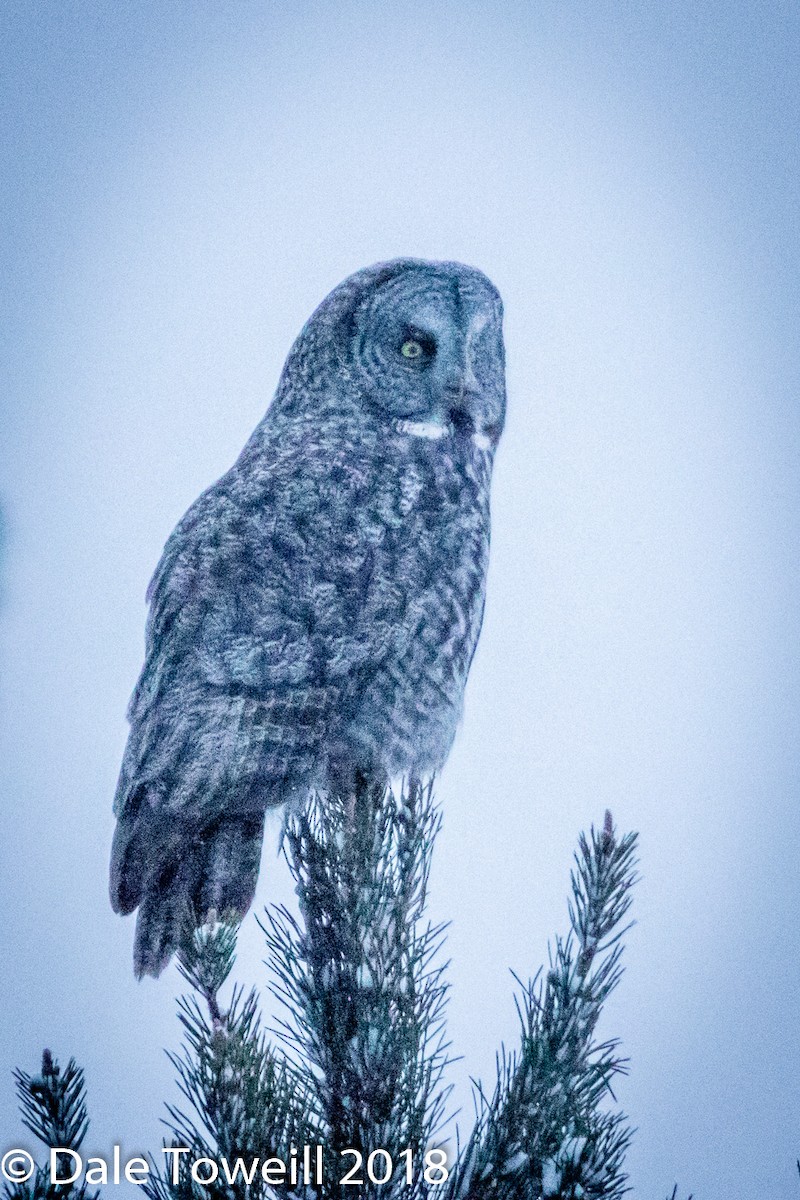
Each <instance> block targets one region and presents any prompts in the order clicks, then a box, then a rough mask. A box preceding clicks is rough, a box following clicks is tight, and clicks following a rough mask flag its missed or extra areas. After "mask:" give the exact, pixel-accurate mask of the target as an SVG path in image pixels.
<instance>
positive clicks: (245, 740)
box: [111, 259, 505, 976]
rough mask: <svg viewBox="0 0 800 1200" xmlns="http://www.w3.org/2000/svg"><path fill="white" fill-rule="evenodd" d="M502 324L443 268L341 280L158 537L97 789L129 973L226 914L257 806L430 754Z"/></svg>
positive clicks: (465, 576)
mask: <svg viewBox="0 0 800 1200" xmlns="http://www.w3.org/2000/svg"><path fill="white" fill-rule="evenodd" d="M501 322H502V305H501V302H500V297H499V295H498V293H497V291H496V289H495V288H494V286H493V285H492V284H491V283H490V282H489V280H488V279H487V278H486V276H485V275H483V274H481V272H480V271H476V270H474V269H473V268H471V267H465V266H462V265H461V264H459V263H453V262H426V261H423V260H418V259H398V260H396V261H394V262H388V263H379V264H378V265H376V266H373V267H369V268H367V269H366V270H363V271H359V272H358V273H357V274H355V275H353V276H351V277H350V278H349V279H346V280H345V281H344V282H343V283H342V284H340V285H339V287H337V288H336V289H335V290H334V291H333V292H331V294H330V295H329V296H328V297H327V299H326V300H324V301H323V302H322V304H321V305H320V306H319V308H318V309H317V310H316V311H315V312H314V314H313V315H312V317H311V318H310V320H309V321H308V322H307V323H306V325H305V327H304V328H303V330H302V332H301V333H300V336H299V337H298V339H297V341H296V342H295V343H294V346H293V347H292V349H291V352H290V354H289V357H288V359H287V361H286V365H285V367H284V369H283V374H282V375H281V379H280V383H279V385H278V390H277V392H276V395H275V398H274V400H273V402H272V404H271V405H270V407H269V409H268V411H267V413H266V416H265V417H264V418H263V420H262V421H261V423H260V424H259V425H258V427H257V428H256V430H255V432H254V433H253V435H252V437H251V438H250V440H249V441H248V443H247V445H246V446H245V448H244V450H243V451H242V454H241V456H240V457H239V459H238V461H237V462H236V463H235V465H234V466H233V467H232V468H231V470H230V471H228V473H227V474H226V475H223V477H222V478H221V479H220V480H219V481H218V482H217V483H215V484H214V485H213V486H212V487H210V488H209V489H208V490H207V491H206V492H204V493H203V495H202V496H200V498H199V499H198V500H197V501H196V502H195V503H194V504H193V505H192V506H191V508H190V509H189V511H188V512H187V513H186V515H185V517H184V518H183V519H182V520H181V521H180V523H179V524H178V526H177V527H176V529H175V531H174V532H173V533H172V535H171V536H170V538H169V541H168V542H167V545H166V547H165V549H164V554H163V556H162V558H161V561H160V563H159V565H158V567H157V569H156V572H155V575H154V576H153V579H152V582H151V583H150V587H149V590H148V600H149V602H150V611H149V618H148V624H147V648H146V659H145V664H144V668H143V670H142V673H141V676H140V678H139V681H138V683H137V685H136V689H135V691H134V693H133V697H132V699H131V703H130V707H129V710H128V717H129V720H130V726H131V728H130V735H129V738H128V744H127V747H126V750H125V756H124V759H123V763H122V769H121V773H120V778H119V784H118V786H117V794H116V799H115V803H114V811H115V812H116V815H117V828H116V833H115V836H114V846H113V850H112V859H111V901H112V904H113V906H114V908H115V910H116V911H117V912H121V913H129V912H132V911H133V910H134V909H135V908H137V907H138V909H139V915H138V920H137V926H136V941H135V948H134V967H135V971H136V974H137V976H141V975H143V974H151V975H158V974H159V972H160V971H161V970H162V968H163V967H164V965H165V963H166V962H167V961H168V960H169V958H170V955H171V954H172V953H173V951H174V950H175V948H176V945H177V944H178V942H179V939H180V937H181V935H182V930H183V929H184V927H185V925H186V922H187V920H190V919H191V916H190V914H194V915H195V917H197V915H198V914H200V919H201V918H202V915H204V914H206V913H207V912H208V911H209V910H211V909H215V910H216V911H217V912H220V913H221V912H234V913H236V914H238V915H243V914H244V913H245V912H246V910H247V908H248V907H249V905H250V902H251V900H252V898H253V894H254V891H255V885H256V878H257V875H258V866H259V857H260V848H261V842H262V838H263V829H264V814H265V810H266V809H267V808H268V807H272V806H274V805H279V804H283V803H284V802H286V801H289V800H291V799H293V798H297V797H301V798H302V797H303V796H305V795H306V794H307V793H308V791H309V789H319V790H320V791H322V792H324V791H325V790H330V789H331V788H335V787H347V786H348V781H352V780H353V779H354V778H355V776H356V773H359V774H360V775H361V776H362V777H366V778H368V779H375V780H378V779H380V780H385V779H388V778H391V777H396V776H399V775H407V776H408V775H413V776H416V777H424V776H427V775H429V774H430V773H432V772H434V771H436V770H437V769H438V768H439V767H441V765H442V764H443V763H444V761H445V758H446V757H447V754H448V752H449V750H450V746H451V744H452V741H453V737H454V735H455V730H456V725H457V723H458V720H459V717H460V714H461V708H462V700H463V694H464V685H465V683H466V679H467V673H468V671H469V667H470V662H471V660H472V656H473V652H474V650H475V645H476V642H477V639H478V633H479V631H480V626H481V619H482V615H483V604H484V594H485V582H486V568H487V559H488V553H489V484H490V477H491V471H492V462H493V458H494V452H495V449H496V446H497V442H498V439H499V437H500V434H501V431H502V429H503V421H504V416H505V379H504V352H503V339H502V329H501Z"/></svg>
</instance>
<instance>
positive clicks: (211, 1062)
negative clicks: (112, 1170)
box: [145, 920, 318, 1200]
mask: <svg viewBox="0 0 800 1200" xmlns="http://www.w3.org/2000/svg"><path fill="white" fill-rule="evenodd" d="M235 953H236V926H234V925H230V924H227V923H225V922H221V923H219V922H216V921H215V920H212V921H211V922H209V923H207V924H206V925H204V926H201V927H200V928H198V929H197V930H195V931H194V933H193V934H192V935H191V936H189V937H188V938H187V940H186V942H185V944H184V946H183V947H182V949H181V952H180V955H179V961H178V966H179V969H180V972H181V974H182V975H183V977H184V979H185V980H186V982H187V983H188V984H189V985H190V987H191V988H192V990H193V992H194V995H191V996H183V997H181V999H180V1000H179V1002H178V1015H179V1019H180V1021H181V1024H182V1026H183V1030H184V1045H183V1048H182V1051H181V1052H180V1053H179V1054H170V1056H169V1057H170V1061H171V1062H172V1064H173V1066H174V1067H175V1070H176V1073H177V1077H178V1086H179V1087H180V1090H181V1092H182V1093H183V1096H184V1097H185V1099H186V1101H187V1102H188V1105H189V1108H188V1110H183V1109H181V1108H177V1107H175V1106H172V1105H168V1106H167V1112H168V1117H169V1119H168V1120H167V1121H166V1122H165V1123H166V1124H167V1126H168V1128H169V1129H170V1132H171V1135H172V1138H171V1143H170V1144H171V1146H172V1147H188V1148H189V1151H190V1153H189V1154H186V1155H180V1156H177V1158H175V1157H173V1158H170V1157H169V1156H165V1158H166V1160H167V1161H166V1163H156V1162H153V1161H152V1160H151V1162H152V1171H151V1176H150V1179H149V1180H148V1182H147V1183H146V1184H145V1192H146V1193H147V1195H148V1196H150V1197H151V1200H167V1198H169V1200H174V1198H175V1197H182V1198H186V1200H188V1198H189V1197H196V1198H199V1197H200V1196H203V1197H217V1196H219V1197H225V1198H226V1200H230V1198H231V1196H238V1195H242V1196H245V1195H246V1196H247V1197H249V1198H251V1200H257V1198H258V1197H259V1196H261V1195H271V1194H275V1193H279V1194H280V1193H281V1191H282V1189H281V1188H280V1187H273V1189H272V1192H270V1191H269V1189H268V1188H267V1186H266V1185H265V1184H264V1181H263V1179H262V1177H261V1175H260V1174H259V1173H258V1172H256V1173H255V1175H254V1176H253V1178H252V1181H251V1183H250V1184H247V1183H246V1178H247V1174H248V1173H249V1169H250V1165H251V1163H252V1161H253V1158H254V1155H255V1154H258V1155H260V1156H261V1158H262V1159H266V1158H268V1157H270V1156H272V1155H276V1156H280V1155H281V1154H284V1155H285V1154H286V1151H287V1148H288V1147H289V1146H291V1145H292V1144H294V1145H303V1144H306V1143H311V1142H313V1141H314V1140H318V1132H317V1127H316V1124H315V1121H314V1107H313V1100H314V1098H313V1096H312V1095H311V1093H310V1091H309V1088H308V1085H307V1084H306V1083H305V1081H304V1080H303V1078H302V1077H301V1075H300V1074H299V1073H298V1072H297V1071H296V1070H295V1069H294V1068H293V1066H292V1065H291V1064H290V1063H289V1062H288V1061H287V1060H286V1058H285V1056H284V1055H282V1054H280V1053H279V1052H277V1051H275V1050H274V1049H273V1048H272V1047H271V1046H270V1045H269V1043H268V1041H267V1039H266V1036H265V1034H264V1032H263V1030H262V1028H261V1021H260V1017H259V1014H258V1005H257V997H256V993H255V991H251V992H250V993H249V994H248V995H246V996H245V994H244V990H243V989H241V988H236V987H234V988H233V990H232V994H231V999H230V1002H229V1004H228V1005H227V1006H226V1007H225V1006H223V1004H222V1003H221V1000H220V995H219V993H220V990H221V989H222V988H223V986H224V985H225V983H226V982H227V980H228V977H229V975H230V972H231V970H232V968H233V964H234V960H235ZM197 1158H211V1159H213V1160H214V1162H220V1161H221V1160H223V1159H224V1160H225V1163H226V1164H227V1166H228V1169H229V1172H230V1173H232V1174H233V1175H234V1177H235V1180H236V1182H235V1183H233V1184H230V1183H229V1182H228V1180H227V1178H226V1177H225V1171H224V1169H223V1173H222V1176H221V1177H220V1179H219V1180H218V1181H216V1182H214V1183H211V1184H209V1185H199V1184H198V1183H197V1182H195V1181H193V1180H192V1179H191V1178H190V1175H189V1164H190V1163H191V1162H192V1161H193V1160H196V1159H197ZM238 1159H241V1160H242V1165H241V1166H240V1167H239V1168H237V1165H236V1164H237V1160H238ZM173 1162H177V1163H178V1167H179V1181H178V1183H177V1184H176V1183H174V1182H173V1179H172V1164H173ZM243 1171H244V1172H245V1173H244V1174H243Z"/></svg>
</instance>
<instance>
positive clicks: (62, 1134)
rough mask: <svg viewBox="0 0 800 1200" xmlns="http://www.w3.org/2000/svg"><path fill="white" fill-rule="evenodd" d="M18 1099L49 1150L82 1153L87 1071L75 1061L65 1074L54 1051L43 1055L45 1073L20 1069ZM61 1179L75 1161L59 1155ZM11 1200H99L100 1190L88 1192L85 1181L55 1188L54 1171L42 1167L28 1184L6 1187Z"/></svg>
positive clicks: (32, 1129)
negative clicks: (67, 1198)
mask: <svg viewBox="0 0 800 1200" xmlns="http://www.w3.org/2000/svg"><path fill="white" fill-rule="evenodd" d="M14 1079H15V1082H16V1090H17V1098H18V1101H19V1107H20V1114H21V1117H22V1123H23V1125H24V1126H25V1128H26V1129H29V1130H30V1132H31V1133H32V1134H33V1135H34V1137H35V1138H37V1139H38V1141H40V1142H41V1143H42V1144H43V1145H44V1146H45V1147H46V1149H47V1150H48V1152H49V1151H50V1150H51V1149H55V1148H56V1147H63V1149H65V1150H76V1151H77V1150H78V1148H79V1147H80V1145H81V1143H82V1142H83V1139H84V1138H85V1137H86V1131H87V1130H88V1128H89V1115H88V1111H87V1107H86V1086H85V1083H84V1077H83V1071H82V1070H81V1068H80V1067H79V1066H78V1065H77V1063H76V1062H75V1059H74V1058H71V1059H70V1060H69V1062H68V1063H67V1065H66V1068H65V1069H64V1073H63V1074H62V1073H61V1068H60V1067H59V1065H58V1062H57V1061H56V1060H55V1059H54V1058H53V1056H52V1054H51V1053H50V1051H49V1050H45V1051H43V1053H42V1071H41V1074H40V1075H28V1074H27V1073H26V1072H25V1071H20V1070H15V1071H14ZM58 1165H59V1170H58V1174H59V1175H60V1176H62V1175H63V1176H66V1175H67V1174H69V1173H70V1172H69V1168H70V1167H71V1160H70V1159H69V1158H68V1157H67V1156H66V1155H59V1156H58ZM3 1194H4V1196H5V1197H6V1198H7V1200H12V1198H13V1200H55V1197H65V1196H70V1197H74V1200H95V1198H96V1197H97V1196H99V1192H92V1191H90V1190H89V1189H87V1186H86V1184H85V1183H82V1184H80V1185H79V1186H76V1185H75V1184H71V1183H64V1184H57V1183H56V1184H54V1183H51V1181H50V1172H49V1170H45V1169H44V1168H43V1167H39V1166H37V1168H36V1171H35V1174H34V1176H33V1179H32V1180H31V1181H29V1182H25V1183H16V1184H6V1186H5V1188H4V1190H3Z"/></svg>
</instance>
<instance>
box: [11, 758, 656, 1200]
mask: <svg viewBox="0 0 800 1200" xmlns="http://www.w3.org/2000/svg"><path fill="white" fill-rule="evenodd" d="M439 826H440V816H439V812H438V810H437V808H436V805H435V803H434V800H433V796H432V791H431V787H430V785H426V786H422V785H420V784H419V783H416V782H413V781H412V782H410V783H409V784H407V785H406V786H405V787H404V788H403V789H402V790H401V791H400V792H397V793H395V792H394V791H392V790H391V789H389V788H387V789H384V788H381V787H374V786H370V785H368V784H366V783H364V784H362V785H360V786H359V787H358V788H357V789H356V790H355V792H354V793H353V794H351V795H345V796H331V795H327V796H325V797H312V798H311V799H310V800H309V801H308V803H307V804H306V806H305V807H304V808H303V809H302V810H300V811H298V812H295V813H294V814H292V815H290V816H289V818H288V820H287V824H286V828H285V833H284V851H285V855H286V858H287V861H288V864H289V869H290V871H291V874H292V877H293V879H294V882H295V890H296V892H297V896H298V902H299V916H295V915H293V914H292V913H291V912H290V911H289V910H288V909H287V908H285V907H283V906H272V907H271V908H269V909H268V910H267V912H266V914H265V917H264V919H263V922H262V930H263V934H264V937H265V940H266V947H267V968H268V971H269V978H270V987H271V990H272V992H273V994H274V996H275V997H276V998H277V1000H278V1001H279V1002H280V1011H281V1014H282V1015H281V1017H280V1018H279V1020H278V1022H277V1025H276V1027H275V1028H274V1029H272V1030H269V1031H268V1030H267V1029H266V1027H265V1024H264V1018H263V1017H262V1015H261V1012H260V1008H259V1002H258V997H257V993H256V991H255V989H253V990H251V991H249V992H247V991H246V990H245V989H243V988H242V987H241V986H239V985H235V986H231V984H230V976H231V972H232V970H233V966H234V962H235V954H236V926H235V925H233V924H230V923H229V922H228V921H226V920H225V915H224V914H222V915H221V919H219V920H217V919H216V915H215V914H210V918H209V919H207V920H206V922H205V923H204V924H203V925H201V926H200V927H199V928H197V929H195V930H193V931H192V932H191V933H190V934H188V935H187V937H186V939H185V942H184V945H183V948H182V950H181V953H180V956H179V964H178V965H179V970H180V972H181V974H182V976H183V978H184V980H185V982H186V984H187V986H188V989H189V990H188V992H187V994H186V995H184V996H183V997H182V998H181V999H180V1000H179V1018H180V1022H181V1025H182V1029H183V1044H182V1046H181V1048H180V1050H179V1051H178V1052H177V1053H175V1054H173V1055H171V1056H170V1057H171V1060H172V1062H173V1064H174V1066H175V1070H176V1074H177V1079H178V1084H179V1087H180V1090H181V1094H182V1100H181V1102H180V1103H179V1104H177V1105H168V1106H167V1117H166V1121H165V1123H166V1125H167V1128H168V1131H169V1133H168V1137H167V1139H166V1141H165V1146H164V1148H163V1149H162V1153H161V1154H154V1155H153V1156H152V1157H151V1173H150V1175H149V1178H148V1180H147V1182H146V1183H145V1184H144V1190H145V1192H146V1194H147V1196H148V1200H201V1198H208V1200H223V1198H224V1200H238V1198H239V1197H241V1200H262V1197H263V1198H267V1197H270V1198H271V1197H276V1198H278V1200H283V1198H287V1200H288V1197H290V1196H291V1197H301V1196H302V1197H304V1200H329V1198H333V1197H343V1196H352V1194H353V1192H354V1187H355V1190H356V1194H358V1195H360V1196H362V1197H368V1198H369V1200H373V1198H374V1200H377V1198H378V1197H382V1198H384V1200H395V1198H397V1200H401V1198H402V1200H428V1198H432V1197H440V1198H441V1200H494V1198H497V1200H537V1198H540V1197H541V1198H544V1197H557V1198H560V1200H583V1198H585V1200H595V1198H596V1200H600V1198H603V1200H617V1198H618V1197H621V1196H622V1195H623V1194H624V1193H625V1192H626V1191H627V1190H628V1188H627V1176H626V1173H625V1167H624V1160H625V1152H626V1150H627V1147H628V1145H629V1142H630V1138H631V1130H630V1127H629V1125H628V1123H627V1121H626V1118H625V1117H624V1115H623V1114H622V1113H621V1112H619V1110H618V1109H617V1106H616V1101H615V1099H614V1095H613V1091H612V1085H613V1081H614V1078H615V1076H617V1075H618V1074H620V1073H621V1072H623V1071H624V1070H625V1067H626V1064H625V1060H623V1059H622V1058H620V1056H619V1053H618V1043H617V1041H616V1039H610V1040H609V1039H606V1040H599V1039H598V1036H597V1025H598V1021H599V1018H600V1016H601V1013H602V1009H603V1005H604V1003H605V1001H606V999H607V998H608V996H609V995H610V994H611V992H612V991H613V990H614V988H615V987H616V986H617V984H618V983H619V980H620V976H621V973H622V965H621V955H622V938H623V935H624V933H625V931H626V929H627V928H628V925H627V924H626V918H627V917H628V914H629V909H630V904H631V888H632V885H633V883H634V882H635V870H636V862H635V854H636V835H635V834H626V835H624V836H622V837H620V836H618V834H617V832H616V830H615V829H614V826H613V823H612V820H611V816H610V814H608V813H607V814H606V817H605V821H604V823H603V825H602V827H601V828H600V829H599V830H595V829H594V828H593V829H591V830H590V832H589V835H588V836H583V835H582V836H581V838H580V839H579V843H578V849H577V852H576V854H575V863H574V867H573V871H572V875H571V898H570V901H569V905H568V917H569V931H568V933H567V935H566V936H565V937H559V938H556V940H555V942H554V943H553V944H552V946H551V948H550V952H549V965H548V968H547V969H546V970H545V971H542V972H540V973H539V974H537V975H536V976H534V977H533V979H531V980H530V981H529V982H527V983H525V984H522V983H520V982H519V981H518V996H517V1010H518V1013H519V1019H520V1043H519V1046H518V1047H517V1048H516V1049H515V1050H514V1051H512V1052H508V1051H506V1050H505V1049H504V1048H501V1049H500V1052H499V1054H498V1065H497V1078H496V1080H495V1082H494V1085H493V1087H492V1088H491V1089H490V1090H489V1091H488V1092H487V1091H486V1090H484V1089H483V1088H482V1087H480V1086H479V1085H476V1112H477V1116H476V1120H475V1123H474V1125H473V1127H472V1129H471V1130H470V1131H469V1133H468V1135H467V1136H466V1137H465V1138H463V1139H461V1145H460V1147H459V1152H458V1153H457V1154H456V1155H453V1156H452V1157H448V1154H447V1153H446V1151H445V1149H444V1148H443V1145H444V1143H445V1142H446V1141H447V1140H448V1132H447V1131H448V1129H449V1127H450V1122H451V1120H452V1116H453V1114H451V1113H450V1111H449V1107H448V1100H449V1096H450V1085H449V1084H448V1083H447V1080H446V1073H447V1071H446V1069H447V1066H448V1063H449V1061H450V1046H449V1043H448V1041H447V1036H446V1032H445V1008H446V1002H447V995H448V985H447V982H446V979H445V968H446V963H445V962H444V960H443V947H444V939H445V929H444V927H443V926H440V925H432V924H431V923H430V922H429V921H428V919H427V916H426V902H427V891H428V879H429V872H430V866H431V856H432V852H433V847H434V842H435V838H436V834H437V832H438V829H439ZM17 1086H18V1090H19V1094H20V1099H21V1104H22V1110H23V1114H24V1116H23V1119H24V1120H25V1122H26V1125H27V1127H28V1128H29V1129H30V1130H31V1131H32V1132H33V1133H34V1134H35V1135H36V1136H37V1137H38V1138H39V1139H40V1140H41V1141H43V1142H44V1143H45V1145H48V1146H53V1145H60V1146H72V1147H73V1148H75V1149H77V1148H78V1146H79V1145H80V1144H81V1142H82V1140H83V1137H84V1136H85V1133H86V1126H87V1123H88V1119H87V1115H86V1104H85V1097H84V1087H83V1076H82V1073H81V1072H80V1070H79V1069H78V1068H77V1067H76V1066H75V1064H74V1062H72V1061H71V1062H70V1063H69V1065H68V1067H67V1069H66V1071H65V1072H64V1075H63V1077H62V1076H61V1075H60V1073H59V1070H58V1066H57V1064H55V1063H54V1062H53V1060H52V1058H51V1057H50V1055H49V1053H48V1052H45V1061H44V1063H43V1070H42V1075H41V1076H40V1077H36V1078H33V1077H30V1076H27V1075H25V1074H23V1073H22V1072H17ZM306 1148H307V1149H306ZM268 1160H272V1165H271V1166H270V1167H265V1163H267V1162H268ZM279 1163H280V1164H283V1167H284V1169H283V1171H282V1172H281V1169H280V1166H279V1165H278V1164H279ZM48 1186H49V1185H48V1180H47V1176H46V1173H45V1172H44V1170H43V1169H42V1168H39V1169H38V1170H37V1173H36V1175H35V1177H34V1180H33V1181H32V1182H31V1183H28V1184H24V1185H23V1184H20V1185H10V1186H9V1187H7V1188H6V1195H7V1198H8V1200H55V1195H59V1196H64V1195H66V1194H67V1192H68V1191H69V1190H70V1189H68V1188H63V1187H62V1188H60V1189H56V1190H55V1191H54V1190H53V1188H52V1186H50V1187H49V1190H48ZM74 1191H75V1192H76V1193H77V1194H78V1200H95V1195H94V1194H93V1195H92V1196H91V1197H89V1196H88V1194H87V1193H86V1189H85V1186H84V1187H81V1188H77V1187H76V1188H75V1189H74ZM670 1200H677V1191H675V1192H673V1195H672V1197H671V1198H670Z"/></svg>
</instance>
